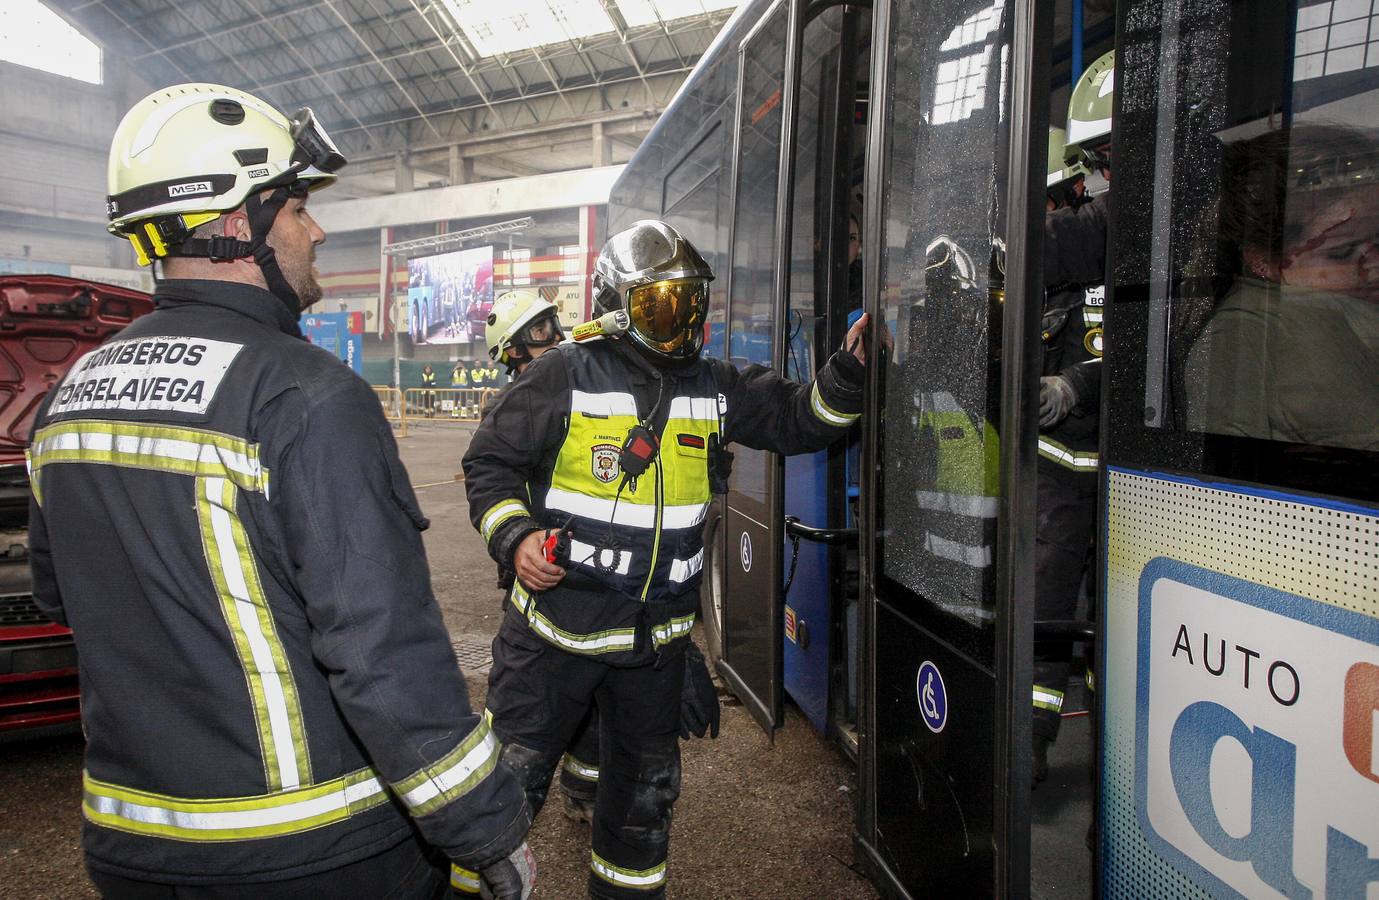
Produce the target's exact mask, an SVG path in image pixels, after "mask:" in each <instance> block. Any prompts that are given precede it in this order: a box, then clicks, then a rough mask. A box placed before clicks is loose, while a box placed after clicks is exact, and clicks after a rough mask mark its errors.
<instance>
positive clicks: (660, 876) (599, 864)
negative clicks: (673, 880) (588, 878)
mask: <svg viewBox="0 0 1379 900" xmlns="http://www.w3.org/2000/svg"><path fill="white" fill-rule="evenodd" d="M590 867H591V868H592V869H593V870H594V874H595V875H597V876H598V877H599V878H602V879H603V880H604V881H606V882H608V883H609V884H615V885H617V886H618V887H627V888H633V889H636V890H643V891H650V890H655V889H657V888H659V887H661V886H662V885H664V884H665V883H666V864H665V863H664V862H662V863H660V864H658V865H655V866H652V867H651V868H649V869H624V868H622V867H621V866H615V865H613V864H612V863H610V862H608V861H607V860H606V859H603V858H602V857H600V856H599V855H598V854H597V853H594V854H592V858H591V860H590Z"/></svg>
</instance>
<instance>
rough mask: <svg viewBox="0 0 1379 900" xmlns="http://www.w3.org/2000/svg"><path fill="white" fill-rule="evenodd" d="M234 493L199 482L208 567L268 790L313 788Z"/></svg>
mask: <svg viewBox="0 0 1379 900" xmlns="http://www.w3.org/2000/svg"><path fill="white" fill-rule="evenodd" d="M238 495H239V489H238V488H237V487H236V486H235V484H234V483H233V482H231V481H229V480H227V479H225V478H204V477H203V478H197V479H196V516H197V520H198V522H199V523H200V525H201V542H202V549H203V551H204V552H205V554H206V565H207V568H208V569H209V570H210V573H211V581H212V583H213V584H214V585H215V590H216V595H217V596H218V597H219V599H220V609H221V613H222V614H223V615H224V617H225V624H226V626H227V627H228V628H229V631H230V637H231V639H232V640H233V641H234V645H235V651H236V653H237V655H238V656H239V661H240V666H241V667H242V668H243V670H244V677H245V680H246V682H247V684H248V688H249V697H250V701H251V703H252V704H253V707H254V717H255V720H256V722H257V726H258V734H259V743H260V745H261V746H262V749H263V762H264V774H265V777H266V778H267V783H268V786H269V788H270V789H271V790H282V789H287V790H290V789H293V788H296V787H298V786H300V785H303V784H310V783H311V759H310V756H309V755H308V753H307V743H306V729H305V728H304V727H303V724H302V710H301V704H300V703H299V701H298V698H297V686H296V684H295V683H294V681H293V678H292V668H291V666H290V665H288V662H287V655H286V654H285V653H284V652H283V648H282V641H281V640H279V638H278V632H277V625H276V624H275V623H274V621H273V614H272V612H271V611H270V610H269V608H268V600H267V598H266V597H265V596H264V593H263V586H262V584H261V583H260V582H259V573H258V562H257V561H256V560H255V559H254V554H253V550H252V549H251V548H250V546H249V535H248V534H247V533H246V532H245V530H244V524H243V523H242V522H241V521H240V518H239V514H238V512H237V511H236V502H237V499H238Z"/></svg>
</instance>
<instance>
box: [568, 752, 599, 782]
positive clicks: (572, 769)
mask: <svg viewBox="0 0 1379 900" xmlns="http://www.w3.org/2000/svg"><path fill="white" fill-rule="evenodd" d="M565 771H566V772H569V773H570V774H571V775H573V776H575V777H576V778H582V779H584V780H585V781H598V780H599V767H598V766H589V765H585V764H584V763H582V762H580V761H579V760H577V759H575V758H574V757H573V756H571V755H570V754H568V753H566V754H565Z"/></svg>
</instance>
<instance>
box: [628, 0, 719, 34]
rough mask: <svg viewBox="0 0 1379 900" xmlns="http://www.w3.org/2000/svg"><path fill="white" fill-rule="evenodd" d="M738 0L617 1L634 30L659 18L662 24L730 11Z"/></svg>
mask: <svg viewBox="0 0 1379 900" xmlns="http://www.w3.org/2000/svg"><path fill="white" fill-rule="evenodd" d="M737 3H738V0H618V11H619V12H621V13H622V17H623V20H624V21H625V22H627V24H628V25H629V26H630V27H632V28H636V27H637V26H639V25H650V24H652V23H653V22H655V21H656V20H657V18H659V19H660V20H661V21H662V22H669V21H671V20H672V19H687V18H689V17H690V16H702V15H704V14H705V13H709V12H713V11H714V10H718V9H732V8H734V7H735V6H737Z"/></svg>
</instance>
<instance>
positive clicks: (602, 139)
mask: <svg viewBox="0 0 1379 900" xmlns="http://www.w3.org/2000/svg"><path fill="white" fill-rule="evenodd" d="M593 137H594V153H593V156H592V159H591V161H590V163H589V167H590V168H592V169H597V168H599V167H601V166H611V165H612V164H613V142H612V141H611V140H610V139H609V138H608V137H606V136H605V135H604V133H603V123H602V122H595V123H594V125H593Z"/></svg>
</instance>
